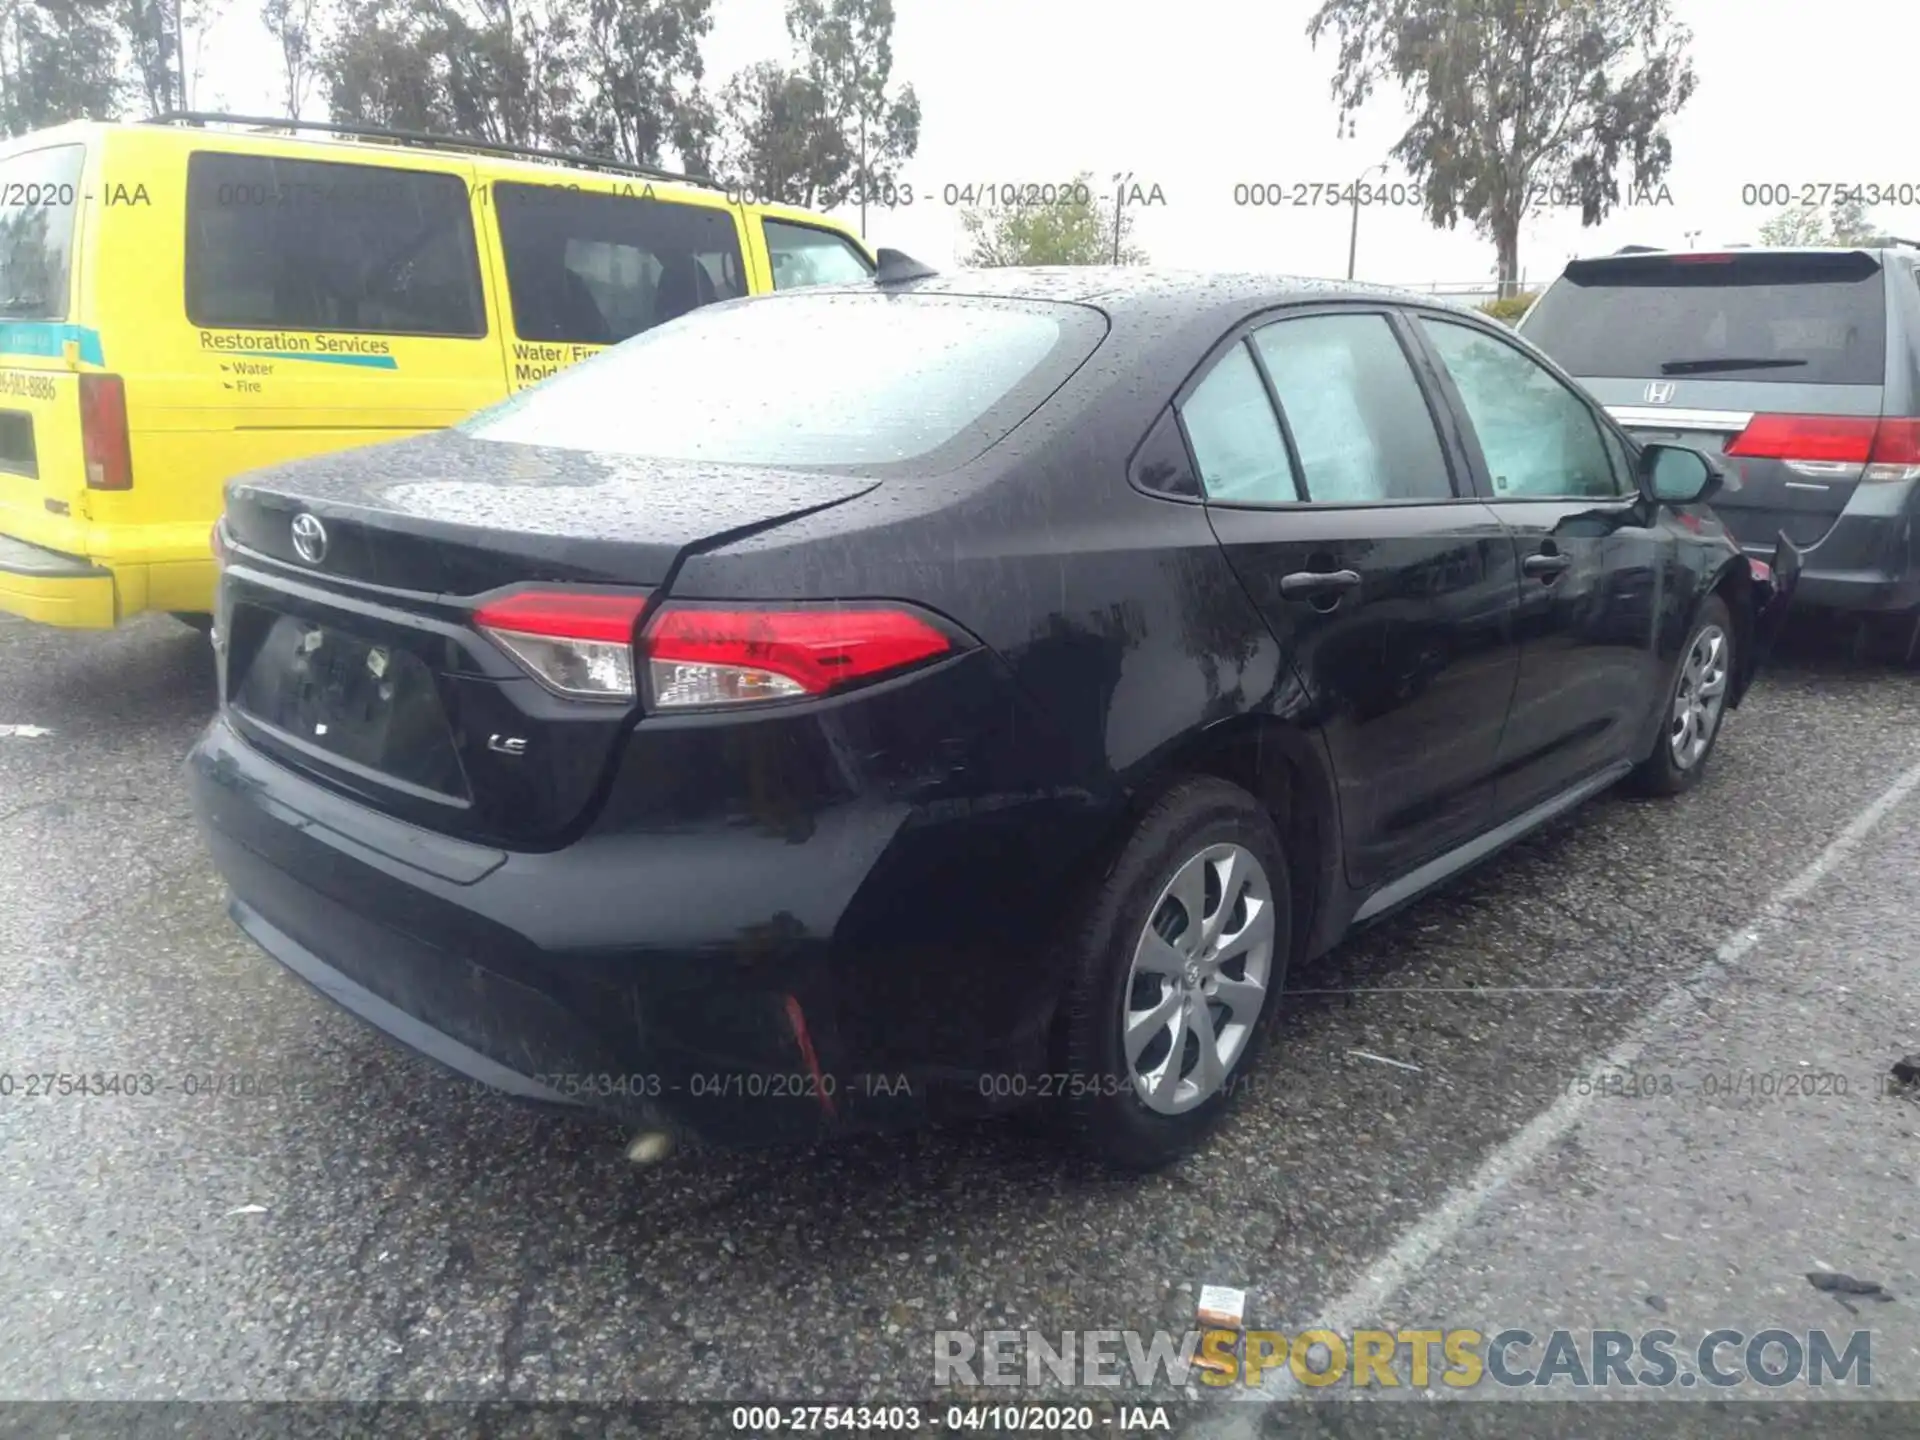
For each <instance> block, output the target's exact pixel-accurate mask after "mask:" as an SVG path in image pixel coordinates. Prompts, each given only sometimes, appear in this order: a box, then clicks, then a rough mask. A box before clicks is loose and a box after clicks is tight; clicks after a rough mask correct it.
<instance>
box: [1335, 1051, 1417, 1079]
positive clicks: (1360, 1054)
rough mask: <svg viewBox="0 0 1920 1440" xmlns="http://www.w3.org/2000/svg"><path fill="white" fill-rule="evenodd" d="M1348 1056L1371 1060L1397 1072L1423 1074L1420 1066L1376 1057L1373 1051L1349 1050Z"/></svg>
mask: <svg viewBox="0 0 1920 1440" xmlns="http://www.w3.org/2000/svg"><path fill="white" fill-rule="evenodd" d="M1347 1054H1349V1055H1352V1056H1354V1057H1355V1058H1357V1059H1360V1060H1371V1061H1373V1062H1374V1064H1376V1065H1391V1066H1393V1068H1394V1069H1396V1070H1411V1071H1413V1072H1414V1073H1415V1074H1416V1075H1418V1074H1421V1073H1422V1071H1421V1069H1420V1067H1419V1066H1418V1065H1409V1064H1408V1063H1407V1062H1406V1061H1404V1060H1395V1059H1392V1058H1390V1057H1388V1056H1386V1055H1376V1054H1374V1053H1373V1052H1372V1051H1371V1050H1349V1051H1347Z"/></svg>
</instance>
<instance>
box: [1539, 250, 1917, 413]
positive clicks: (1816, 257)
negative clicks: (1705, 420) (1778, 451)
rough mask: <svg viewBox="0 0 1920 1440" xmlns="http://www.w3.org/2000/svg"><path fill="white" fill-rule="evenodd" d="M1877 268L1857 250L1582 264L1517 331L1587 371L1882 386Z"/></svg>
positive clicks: (1568, 365) (1574, 369) (1881, 299)
mask: <svg viewBox="0 0 1920 1440" xmlns="http://www.w3.org/2000/svg"><path fill="white" fill-rule="evenodd" d="M1886 325H1887V321H1886V299H1885V279H1884V275H1883V272H1882V270H1881V267H1880V265H1879V263H1878V262H1877V261H1875V260H1874V259H1873V258H1872V257H1871V256H1868V255H1865V254H1862V253H1859V252H1851V251H1829V252H1824V253H1821V252H1808V253H1804V254H1791V255H1785V254H1754V255H1751V256H1746V255H1738V254H1735V255H1727V256H1722V255H1713V256H1706V255H1702V256H1700V257H1697V258H1696V257H1693V256H1665V255H1662V256H1658V257H1639V256H1632V257H1628V256H1621V257H1609V258H1608V259H1604V260H1590V261H1575V262H1574V263H1573V264H1571V265H1569V266H1568V267H1567V273H1566V275H1565V276H1563V277H1562V278H1561V279H1560V280H1559V281H1557V282H1556V283H1555V284H1554V285H1552V286H1551V287H1549V288H1548V290H1547V292H1546V293H1545V294H1544V295H1542V296H1541V297H1540V299H1539V300H1538V301H1537V302H1536V303H1535V304H1534V307H1533V309H1532V311H1531V312H1530V313H1529V314H1528V315H1527V317H1526V319H1525V320H1524V321H1523V322H1522V324H1521V326H1520V333H1521V334H1523V335H1525V336H1526V338H1527V339H1529V340H1531V341H1532V342H1533V343H1534V344H1536V345H1538V346H1539V347H1540V348H1541V349H1542V350H1545V351H1546V352H1547V354H1549V355H1551V356H1552V357H1553V358H1554V359H1555V360H1557V361H1558V362H1559V363H1560V364H1561V366H1562V367H1564V368H1565V369H1566V370H1567V371H1568V372H1569V373H1571V374H1574V375H1578V376H1582V377H1625V378H1629V379H1653V378H1657V377H1661V376H1670V377H1671V376H1694V377H1697V378H1701V379H1715V380H1723V379H1739V380H1748V381H1767V380H1778V381H1785V382H1790V383H1793V384H1813V385H1878V384H1880V383H1882V380H1883V379H1884V376H1885V371H1886V336H1887V331H1886Z"/></svg>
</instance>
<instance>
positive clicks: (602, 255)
mask: <svg viewBox="0 0 1920 1440" xmlns="http://www.w3.org/2000/svg"><path fill="white" fill-rule="evenodd" d="M493 194H494V199H495V210H496V213H497V215H498V217H499V223H500V248H501V251H502V252H503V253H504V255H505V256H506V261H507V288H508V290H509V291H511V292H512V296H513V329H514V333H515V334H516V335H518V336H519V337H520V338H521V339H522V340H553V341H564V342H567V343H571V344H576V345H611V344H614V343H616V342H618V341H621V340H625V339H626V338H627V337H628V336H630V335H638V334H639V333H640V332H641V331H643V330H650V329H652V328H653V327H654V326H655V325H662V324H665V323H666V322H667V321H669V320H674V319H678V318H679V317H680V316H682V315H684V314H686V313H687V312H688V311H689V310H697V309H698V308H699V307H700V306H702V305H711V304H712V303H713V302H714V301H716V300H732V299H734V298H736V297H738V296H741V295H744V294H746V293H747V286H746V272H745V269H744V268H743V266H742V264H741V260H740V235H739V231H738V230H737V228H736V227H735V225H734V221H733V216H732V215H731V214H730V213H729V212H728V211H725V210H722V209H718V208H708V207H705V206H699V205H680V204H676V203H674V202H673V201H671V200H649V199H640V198H637V197H633V196H624V195H594V194H589V193H587V192H585V191H580V190H570V189H566V188H564V187H562V186H558V185H522V184H517V183H510V182H503V183H501V184H497V185H495V186H494V187H493Z"/></svg>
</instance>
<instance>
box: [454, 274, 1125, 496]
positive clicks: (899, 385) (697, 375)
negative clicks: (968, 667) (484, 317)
mask: <svg viewBox="0 0 1920 1440" xmlns="http://www.w3.org/2000/svg"><path fill="white" fill-rule="evenodd" d="M1105 333H1106V326H1105V321H1104V319H1103V317H1101V315H1100V314H1099V313H1098V312H1097V311H1094V310H1090V309H1087V308H1085V307H1081V306H1070V305H1042V304H1029V303H1025V302H1013V301H998V300H983V299H975V298H972V297H960V296H941V295H886V294H877V293H873V292H866V291H862V292H855V293H847V292H845V291H820V292H815V293H809V292H808V291H805V290H802V291H797V292H794V293H791V294H788V295H782V296H773V297H767V298H763V299H760V300H756V301H754V302H753V303H752V304H750V305H730V306H726V307H724V308H720V309H715V310H712V311H707V312H703V313H701V314H698V315H694V316H691V317H689V318H688V319H687V320H686V321H685V322H684V323H682V324H678V325H669V326H665V327H662V328H660V329H657V330H651V331H648V332H647V333H646V334H644V335H641V336H638V337H636V338H635V339H634V340H632V341H631V342H630V343H628V344H625V345H622V346H619V347H617V348H615V349H612V350H606V351H602V352H601V353H600V354H598V355H595V356H593V357H592V358H591V359H589V360H586V361H583V362H582V363H580V364H578V365H573V366H570V367H568V368H567V369H565V370H562V371H560V372H559V373H558V374H556V375H554V376H552V377H551V378H550V379H547V380H545V381H542V382H541V383H540V384H539V385H536V386H534V387H533V388H531V389H528V390H523V391H521V392H520V393H519V394H518V395H516V396H514V397H513V398H512V399H510V400H508V401H506V402H505V403H503V404H500V405H496V406H494V407H492V408H491V409H488V410H483V411H482V412H481V413H480V414H478V415H476V416H474V417H472V418H471V419H469V420H467V421H464V422H462V424H461V426H460V428H461V429H463V430H464V431H466V432H467V433H468V434H471V435H474V436H477V437H479V438H481V439H487V440H507V441H517V442H519V443H522V444H527V445H555V446H564V447H566V448H568V449H576V450H598V451H602V452H605V453H608V454H614V455H638V456H652V457H657V458H661V459H669V460H696V461H697V460H710V461H715V462H719V463H731V464H742V465H793V466H817V467H835V466H858V467H860V468H862V469H870V468H873V467H884V466H886V465H889V464H893V463H897V462H906V461H914V462H917V466H918V468H924V469H938V468H940V467H941V466H942V465H943V464H949V463H951V464H957V463H960V462H962V461H965V460H967V459H970V458H972V457H973V456H974V455H977V454H979V453H980V452H981V451H983V450H985V449H986V448H987V447H988V446H990V445H992V444H994V443H995V442H996V441H998V440H999V439H1000V438H1001V437H1002V436H1004V435H1005V434H1006V433H1007V432H1008V431H1009V430H1011V429H1012V428H1013V427H1014V426H1015V425H1017V424H1019V423H1020V421H1021V420H1022V419H1024V418H1025V417H1026V416H1027V415H1028V414H1030V413H1031V412H1032V411H1033V410H1034V408H1035V407H1037V406H1038V405H1039V404H1040V403H1041V402H1042V401H1043V400H1045V399H1046V397H1047V396H1048V395H1050V394H1051V393H1052V392H1053V391H1054V390H1055V389H1056V388H1058V386H1059V385H1060V383H1061V382H1062V381H1063V380H1065V379H1066V377H1067V376H1068V375H1070V374H1071V373H1072V372H1073V369H1074V367H1075V366H1077V365H1078V364H1080V362H1081V361H1083V360H1084V359H1085V358H1086V357H1087V356H1088V355H1089V354H1091V353H1092V351H1093V348H1094V346H1095V345H1097V344H1098V343H1099V342H1100V339H1101V337H1102V336H1103V335H1104V334H1105Z"/></svg>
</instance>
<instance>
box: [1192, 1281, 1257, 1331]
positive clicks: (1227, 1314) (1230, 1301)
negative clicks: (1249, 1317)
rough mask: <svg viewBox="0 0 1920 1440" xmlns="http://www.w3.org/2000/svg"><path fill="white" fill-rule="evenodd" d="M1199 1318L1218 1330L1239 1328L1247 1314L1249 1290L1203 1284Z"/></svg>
mask: <svg viewBox="0 0 1920 1440" xmlns="http://www.w3.org/2000/svg"><path fill="white" fill-rule="evenodd" d="M1197 1313H1198V1319H1199V1321H1200V1323H1201V1324H1202V1325H1211V1326H1213V1328H1214V1329H1216V1330H1238V1329H1239V1328H1240V1325H1241V1322H1242V1321H1243V1320H1245V1319H1246V1314H1247V1292H1246V1291H1244V1290H1235V1289H1233V1288H1232V1287H1231V1286H1228V1285H1202V1286H1201V1287H1200V1303H1199V1306H1198V1312H1197Z"/></svg>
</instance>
